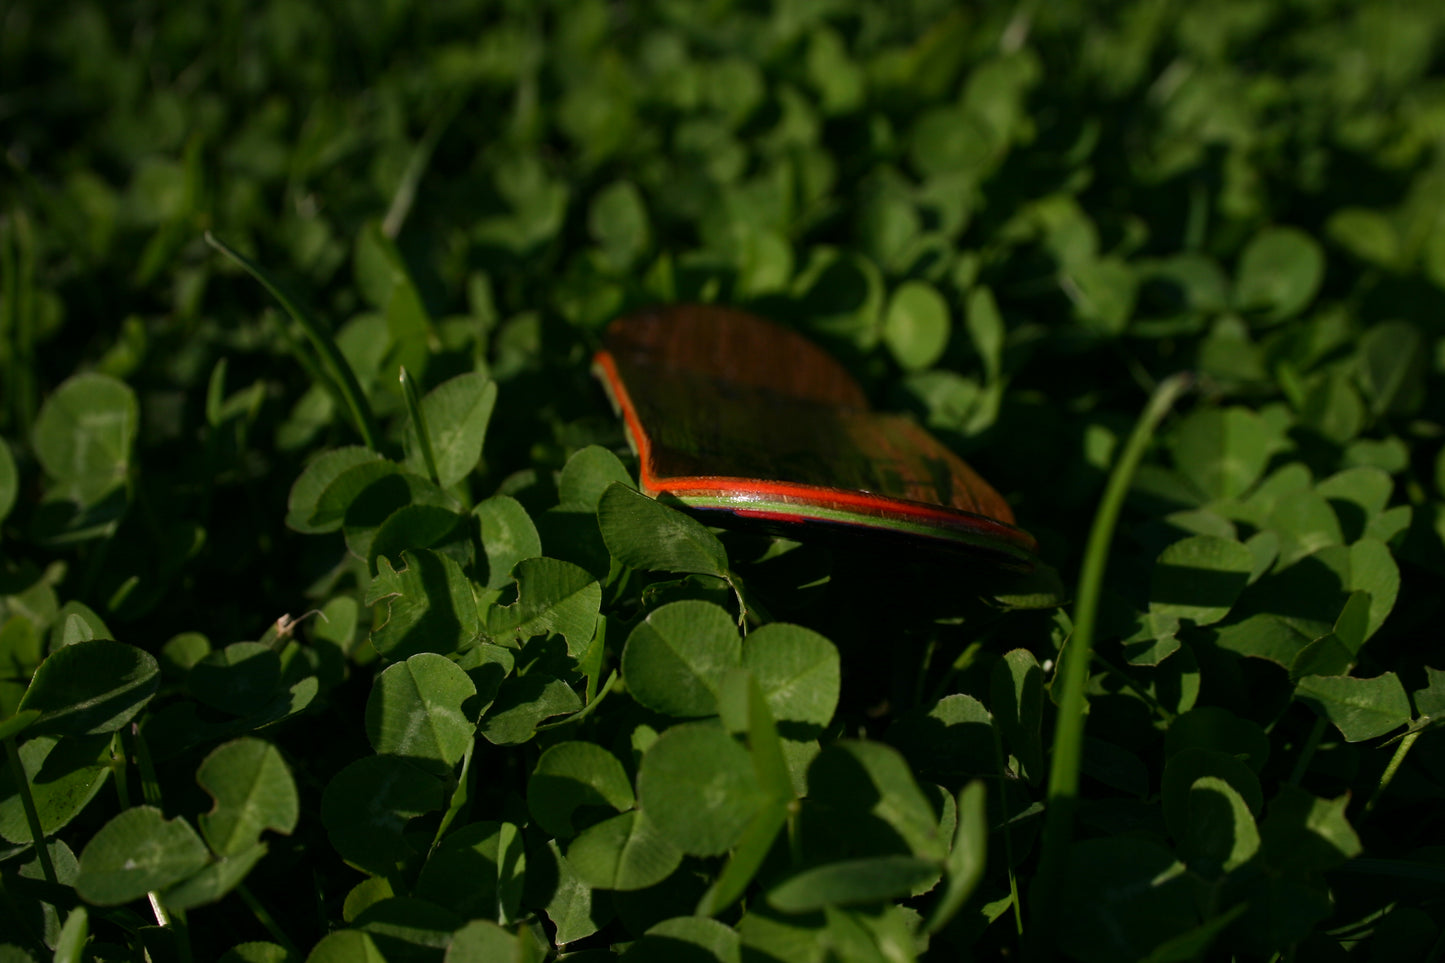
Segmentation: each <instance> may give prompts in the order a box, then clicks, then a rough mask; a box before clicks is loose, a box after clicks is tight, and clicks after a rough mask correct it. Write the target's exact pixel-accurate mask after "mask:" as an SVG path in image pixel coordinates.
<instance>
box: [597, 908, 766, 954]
mask: <svg viewBox="0 0 1445 963" xmlns="http://www.w3.org/2000/svg"><path fill="white" fill-rule="evenodd" d="M742 958H743V957H742V941H741V940H740V939H739V938H738V934H737V933H735V932H733V930H732V929H730V928H729V927H728V926H727V925H726V924H723V923H719V922H718V921H717V920H710V919H706V918H704V917H701V916H679V917H676V918H674V919H670V920H663V921H662V922H661V923H658V924H657V925H656V926H653V927H652V928H651V929H649V930H648V931H647V932H646V933H644V934H642V939H640V940H638V941H637V942H636V943H633V944H632V945H631V946H630V947H628V948H627V952H625V953H624V954H622V959H623V960H624V961H625V963H741V961H742Z"/></svg>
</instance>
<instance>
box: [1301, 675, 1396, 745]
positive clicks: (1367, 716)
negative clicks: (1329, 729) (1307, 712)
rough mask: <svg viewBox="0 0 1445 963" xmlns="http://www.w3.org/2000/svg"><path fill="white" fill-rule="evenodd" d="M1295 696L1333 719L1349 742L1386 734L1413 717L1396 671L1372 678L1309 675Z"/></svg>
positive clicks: (1336, 726) (1324, 715)
mask: <svg viewBox="0 0 1445 963" xmlns="http://www.w3.org/2000/svg"><path fill="white" fill-rule="evenodd" d="M1295 698H1296V699H1298V700H1299V701H1300V702H1303V703H1304V704H1305V705H1307V706H1309V707H1310V708H1312V709H1314V710H1315V711H1316V712H1318V713H1319V714H1320V715H1321V716H1323V717H1325V718H1326V719H1328V720H1329V721H1330V722H1332V723H1334V725H1335V728H1337V729H1339V730H1340V734H1341V735H1343V736H1344V737H1345V741H1346V742H1362V741H1364V740H1366V739H1373V738H1375V737H1376V736H1383V735H1385V734H1386V733H1387V732H1392V731H1394V730H1395V729H1398V728H1399V727H1400V726H1403V725H1405V724H1407V723H1408V722H1409V721H1410V699H1409V697H1408V696H1406V695H1405V687H1404V686H1403V685H1401V683H1400V678H1399V676H1397V675H1395V673H1393V672H1386V673H1384V674H1383V675H1378V676H1375V677H1374V678H1372V679H1355V678H1351V677H1349V676H1323V675H1312V676H1306V677H1305V678H1303V679H1300V680H1299V683H1298V684H1297V685H1296V686H1295Z"/></svg>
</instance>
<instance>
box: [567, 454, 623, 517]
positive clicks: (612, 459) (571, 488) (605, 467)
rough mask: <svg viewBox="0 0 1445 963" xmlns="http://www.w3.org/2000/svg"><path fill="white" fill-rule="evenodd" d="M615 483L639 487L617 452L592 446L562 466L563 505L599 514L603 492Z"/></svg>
mask: <svg viewBox="0 0 1445 963" xmlns="http://www.w3.org/2000/svg"><path fill="white" fill-rule="evenodd" d="M613 484H618V485H625V486H627V487H628V488H635V487H637V486H636V485H635V484H634V483H633V481H632V476H631V475H630V474H629V473H628V471H627V469H626V468H625V467H624V466H623V464H622V461H621V460H620V459H619V458H618V457H617V456H616V455H614V454H613V453H612V452H610V451H608V450H607V449H606V448H603V447H601V446H600V445H588V446H587V447H586V448H582V449H580V450H578V451H577V453H576V454H574V455H573V456H572V457H571V458H568V459H567V464H565V465H563V466H562V475H561V477H559V478H558V479H557V497H558V499H559V501H560V503H561V506H562V507H563V508H566V509H572V510H575V511H587V512H594V513H595V512H596V511H597V505H598V503H599V502H600V501H601V500H602V493H603V492H605V491H607V489H608V488H610V487H611V486H612V485H613Z"/></svg>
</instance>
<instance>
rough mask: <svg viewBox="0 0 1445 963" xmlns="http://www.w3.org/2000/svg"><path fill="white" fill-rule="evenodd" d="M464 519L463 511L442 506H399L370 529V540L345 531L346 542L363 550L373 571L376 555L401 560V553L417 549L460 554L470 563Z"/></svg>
mask: <svg viewBox="0 0 1445 963" xmlns="http://www.w3.org/2000/svg"><path fill="white" fill-rule="evenodd" d="M466 522H467V516H466V515H465V514H462V513H459V512H457V511H455V510H453V509H451V508H448V507H445V506H442V505H402V506H401V507H400V508H398V509H396V510H395V511H393V512H392V513H391V514H390V515H388V516H386V520H385V521H383V522H382V523H381V524H380V525H378V526H376V527H375V528H373V529H371V530H370V531H369V533H368V534H369V536H370V540H369V542H367V541H364V540H362V539H358V538H357V537H356V534H357V533H355V532H354V531H351V530H348V531H347V533H346V539H347V545H348V546H349V547H351V548H352V549H353V551H354V550H356V549H361V548H364V549H365V552H366V556H365V557H366V562H367V565H368V567H369V568H370V570H371V571H373V572H374V571H376V560H377V558H378V557H379V556H382V555H385V556H386V557H387V558H390V559H400V557H401V553H402V552H404V551H406V550H408V549H418V548H432V549H436V550H437V551H439V552H445V553H447V554H448V555H451V556H452V557H454V558H455V557H458V555H460V558H459V561H461V562H463V563H470V561H471V554H470V553H471V546H470V544H469V542H468V541H467V540H466V539H467V535H468V532H467V528H466Z"/></svg>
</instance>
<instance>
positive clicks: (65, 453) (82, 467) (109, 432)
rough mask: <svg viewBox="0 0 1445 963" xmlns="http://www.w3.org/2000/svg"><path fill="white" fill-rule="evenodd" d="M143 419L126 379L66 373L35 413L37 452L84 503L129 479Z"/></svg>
mask: <svg viewBox="0 0 1445 963" xmlns="http://www.w3.org/2000/svg"><path fill="white" fill-rule="evenodd" d="M139 425H140V403H139V402H138V401H137V400H136V395H135V392H134V391H132V390H131V388H130V387H129V386H128V385H127V384H126V383H125V382H123V381H120V380H118V379H116V378H112V377H111V376H109V375H104V374H95V373H87V374H79V375H75V376H73V377H71V378H68V379H66V380H65V381H64V382H63V383H62V384H61V385H60V387H58V388H56V389H55V392H54V393H53V394H52V395H51V396H50V397H49V398H47V399H46V400H45V404H44V405H42V406H41V409H40V414H39V415H38V416H37V417H36V419H35V428H34V436H33V437H34V445H35V457H36V458H38V459H39V460H40V464H41V465H42V466H43V467H44V468H45V471H46V473H47V474H49V475H50V477H52V478H54V479H55V480H56V481H57V482H60V483H61V484H62V485H63V486H65V487H66V488H67V489H68V492H69V494H72V495H73V496H74V497H75V498H76V500H77V501H79V502H80V503H81V504H82V505H93V504H95V503H96V502H99V501H100V500H101V499H102V498H104V497H105V496H106V494H108V493H109V492H110V491H111V490H112V489H113V488H115V487H117V486H118V485H120V484H121V483H123V482H124V481H125V477H126V472H127V471H128V470H129V468H130V459H131V449H132V448H133V446H134V445H135V439H136V432H137V430H138V428H139Z"/></svg>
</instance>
